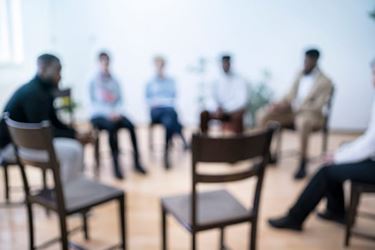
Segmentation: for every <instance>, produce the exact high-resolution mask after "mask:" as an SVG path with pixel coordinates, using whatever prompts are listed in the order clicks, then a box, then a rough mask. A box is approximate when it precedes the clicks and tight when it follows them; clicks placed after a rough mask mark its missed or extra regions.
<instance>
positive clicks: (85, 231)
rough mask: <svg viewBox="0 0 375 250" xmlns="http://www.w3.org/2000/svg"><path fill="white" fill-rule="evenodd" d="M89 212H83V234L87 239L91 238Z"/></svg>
mask: <svg viewBox="0 0 375 250" xmlns="http://www.w3.org/2000/svg"><path fill="white" fill-rule="evenodd" d="M87 213H88V212H84V213H82V224H83V234H84V237H85V240H90V234H89V227H88V216H87Z"/></svg>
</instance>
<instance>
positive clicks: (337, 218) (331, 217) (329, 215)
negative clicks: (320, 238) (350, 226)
mask: <svg viewBox="0 0 375 250" xmlns="http://www.w3.org/2000/svg"><path fill="white" fill-rule="evenodd" d="M317 216H318V218H320V219H322V220H327V221H332V222H335V223H338V224H341V225H345V224H346V216H345V214H336V213H333V212H331V211H329V210H326V211H324V212H318V213H317Z"/></svg>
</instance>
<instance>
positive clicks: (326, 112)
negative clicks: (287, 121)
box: [272, 87, 335, 163]
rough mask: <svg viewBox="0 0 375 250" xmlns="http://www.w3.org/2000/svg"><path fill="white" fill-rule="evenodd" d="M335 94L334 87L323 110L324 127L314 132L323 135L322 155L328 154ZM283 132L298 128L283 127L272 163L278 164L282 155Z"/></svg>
mask: <svg viewBox="0 0 375 250" xmlns="http://www.w3.org/2000/svg"><path fill="white" fill-rule="evenodd" d="M334 94H335V88H334V87H332V91H331V94H330V96H329V99H328V102H327V104H326V106H325V107H324V109H323V116H324V121H323V126H322V127H321V128H317V129H315V130H314V132H321V133H322V154H324V153H325V152H327V147H328V137H329V121H330V119H331V113H332V102H333V98H334ZM283 130H291V131H296V127H295V126H294V124H291V125H289V126H281V127H280V131H279V132H278V138H277V141H276V144H277V145H276V152H275V153H274V155H273V157H272V158H273V159H272V161H274V162H275V163H277V162H278V158H279V156H280V154H281V144H282V132H283Z"/></svg>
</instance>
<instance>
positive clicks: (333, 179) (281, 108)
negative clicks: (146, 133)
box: [0, 49, 375, 230]
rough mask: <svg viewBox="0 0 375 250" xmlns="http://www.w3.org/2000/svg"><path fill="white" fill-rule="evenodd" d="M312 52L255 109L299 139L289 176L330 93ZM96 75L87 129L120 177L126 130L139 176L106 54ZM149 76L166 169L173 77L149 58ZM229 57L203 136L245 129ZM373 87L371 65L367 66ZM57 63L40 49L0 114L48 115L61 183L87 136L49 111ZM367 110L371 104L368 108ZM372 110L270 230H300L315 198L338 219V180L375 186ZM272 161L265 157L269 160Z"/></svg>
mask: <svg viewBox="0 0 375 250" xmlns="http://www.w3.org/2000/svg"><path fill="white" fill-rule="evenodd" d="M319 57H320V52H319V51H318V50H317V49H309V50H307V51H305V58H304V64H303V68H302V70H301V71H300V72H299V73H298V75H297V77H296V79H295V81H294V82H293V84H292V86H291V88H290V90H289V91H288V92H287V94H286V95H285V96H284V97H283V98H282V99H281V100H280V101H277V102H273V103H271V104H269V105H267V106H265V107H264V108H262V109H261V110H260V111H259V112H258V114H257V119H256V126H257V127H265V126H266V124H267V123H269V122H270V121H277V122H279V123H280V124H281V125H282V126H294V127H295V128H296V130H297V133H298V136H299V141H300V155H299V165H298V168H297V171H296V173H295V175H294V177H295V178H296V179H301V178H304V177H305V176H306V166H307V165H308V159H309V156H308V146H309V139H310V136H311V133H312V132H313V131H314V130H316V129H319V128H321V127H322V126H323V122H324V114H323V112H324V107H325V106H326V105H327V102H328V101H329V98H330V95H331V93H332V91H333V84H332V81H331V80H330V79H329V78H328V77H327V76H326V75H325V73H324V72H323V71H322V70H321V69H320V67H319V64H318V62H319ZM98 64H99V67H98V72H97V73H96V74H95V75H94V77H93V78H92V79H91V80H90V83H89V87H88V95H89V97H90V98H89V99H90V104H89V108H90V122H91V124H92V125H93V127H95V128H97V129H99V130H105V131H107V132H108V138H109V145H110V149H111V154H112V162H113V170H114V176H115V177H116V178H118V179H123V178H124V175H123V172H122V167H121V164H120V160H119V154H120V149H119V140H118V131H119V129H122V128H125V129H127V130H128V131H129V134H130V138H131V143H132V147H133V160H134V169H135V171H136V172H137V173H140V174H143V175H145V174H147V170H146V168H145V167H144V166H143V165H142V163H141V157H140V150H139V146H138V140H137V134H136V131H135V125H134V124H133V122H132V121H131V120H130V119H129V117H127V116H126V114H125V112H124V104H123V95H122V90H121V83H120V81H119V80H118V79H117V78H116V77H115V75H114V74H113V72H112V71H111V67H110V64H111V58H110V55H109V54H108V53H107V52H101V53H99V55H98ZM154 64H155V75H154V76H153V77H151V79H150V80H149V81H148V82H147V85H146V89H145V99H146V101H147V103H148V106H149V110H150V120H151V122H152V123H155V124H161V125H162V126H163V127H164V128H165V130H166V133H165V153H164V154H165V155H164V163H165V166H166V168H169V167H170V162H169V155H168V151H169V150H168V149H169V147H170V145H171V141H172V138H173V137H174V136H177V137H179V138H181V140H182V142H183V145H184V148H185V149H188V148H189V143H188V141H187V140H186V139H185V137H184V135H183V133H182V129H183V125H182V124H181V122H180V120H179V117H178V112H177V110H176V106H175V105H176V98H177V93H176V92H177V91H176V82H175V81H174V80H173V78H172V77H170V76H168V75H166V71H165V67H166V60H165V59H164V58H163V57H160V56H157V57H155V58H154ZM231 65H232V64H231V57H230V55H223V56H222V58H221V66H222V71H221V74H220V75H218V76H217V78H216V80H215V81H214V82H213V86H212V87H211V88H210V89H211V93H210V105H207V110H202V112H201V114H200V124H199V128H200V132H201V133H209V127H210V126H209V125H210V121H211V120H219V121H221V122H222V123H223V124H225V126H226V127H227V128H228V129H229V130H231V131H232V132H233V133H235V134H241V133H244V132H245V128H244V121H243V120H244V115H245V113H246V111H247V105H248V102H249V96H248V85H247V82H246V81H245V80H244V79H243V78H242V77H241V76H240V75H239V74H237V73H236V72H235V71H234V70H233V69H232V66H231ZM371 67H372V72H373V79H374V85H375V62H373V63H372V64H371ZM60 72H61V63H60V60H59V59H58V58H57V57H56V56H54V55H51V54H43V55H41V56H39V57H38V59H37V73H36V75H35V76H34V77H33V79H31V80H30V81H29V82H28V83H26V84H25V85H23V86H21V87H20V88H19V89H18V90H17V91H16V92H15V93H14V94H13V95H12V96H11V98H10V100H9V101H8V102H7V104H6V106H5V108H4V112H7V113H8V114H9V117H10V118H11V119H13V120H16V121H19V122H27V123H38V122H41V121H43V120H49V121H50V122H51V124H52V127H53V133H54V138H55V139H54V146H55V150H56V152H57V156H58V158H59V161H60V165H61V172H62V179H63V182H64V183H69V181H70V180H72V179H74V178H76V177H78V176H79V175H81V174H82V171H83V150H82V145H84V144H86V143H90V142H91V141H92V139H93V138H92V136H91V134H90V133H79V132H78V131H77V130H76V129H74V128H73V127H69V126H67V125H65V124H64V123H63V122H61V121H60V120H59V118H58V116H57V113H56V112H57V111H56V110H55V108H54V104H53V102H54V95H53V91H54V90H55V89H56V88H58V84H59V82H60V79H61V76H60ZM374 107H375V106H374ZM374 112H375V109H374V108H373V112H372V119H371V122H370V124H369V127H368V130H367V132H366V133H365V134H364V135H363V136H361V137H360V138H359V139H357V140H356V141H354V142H352V143H350V144H348V145H345V146H343V147H342V148H341V149H339V150H338V151H337V152H336V153H334V154H329V155H328V156H327V157H326V158H325V164H324V167H323V168H321V169H320V170H319V171H318V172H317V173H316V174H315V175H314V176H313V178H312V179H311V181H310V183H309V184H308V186H307V187H306V189H305V190H304V191H303V193H302V195H301V196H300V198H299V199H298V201H297V202H296V204H295V205H294V206H293V207H292V208H291V209H290V211H289V212H288V214H287V215H286V216H283V217H281V218H278V219H273V220H270V224H271V226H273V227H276V228H287V229H294V230H301V229H302V224H303V222H304V220H305V219H306V217H307V216H308V214H309V213H310V212H311V211H313V209H314V208H315V207H316V205H317V204H318V203H319V201H320V200H321V199H322V198H323V197H326V198H327V199H328V203H327V210H326V211H325V212H324V213H321V214H320V217H321V218H324V219H328V220H333V221H336V222H340V223H342V222H343V220H344V218H345V206H344V198H343V190H342V184H343V182H344V181H345V180H347V179H351V180H356V181H366V182H372V183H375V161H374V160H375V120H374V119H375V113H374ZM14 154H15V153H14V150H13V147H12V145H11V139H10V136H9V133H8V131H7V128H6V124H5V121H4V119H2V120H1V123H0V157H1V158H2V159H5V160H7V161H14V160H15V155H14ZM271 158H272V157H271Z"/></svg>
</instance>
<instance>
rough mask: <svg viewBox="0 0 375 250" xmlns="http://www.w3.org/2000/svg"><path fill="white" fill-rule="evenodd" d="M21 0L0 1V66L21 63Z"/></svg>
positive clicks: (22, 56)
mask: <svg viewBox="0 0 375 250" xmlns="http://www.w3.org/2000/svg"><path fill="white" fill-rule="evenodd" d="M22 39H23V38H22V21H21V0H0V64H3V65H4V64H19V63H22V61H23V58H24V55H23V44H22Z"/></svg>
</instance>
